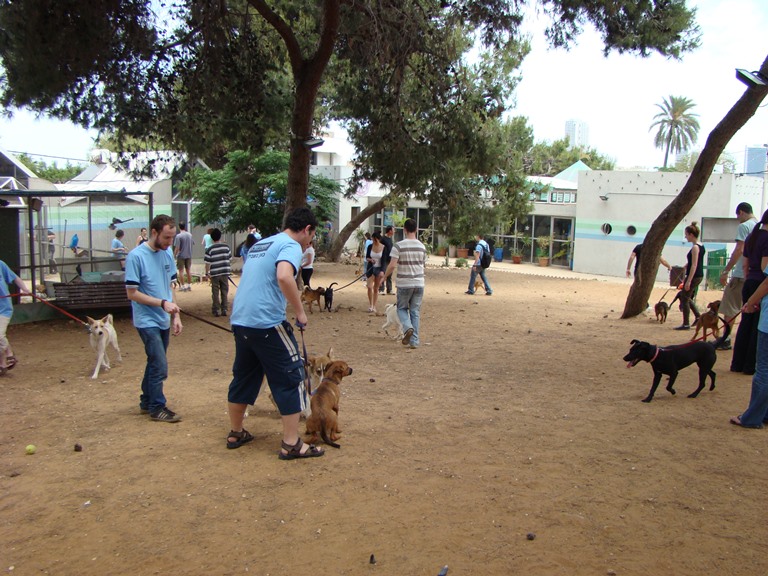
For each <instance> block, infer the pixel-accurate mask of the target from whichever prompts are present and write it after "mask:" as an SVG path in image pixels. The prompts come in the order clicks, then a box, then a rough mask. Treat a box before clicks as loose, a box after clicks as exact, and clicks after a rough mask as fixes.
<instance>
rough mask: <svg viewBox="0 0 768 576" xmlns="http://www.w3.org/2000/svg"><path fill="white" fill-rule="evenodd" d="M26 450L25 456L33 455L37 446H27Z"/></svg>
mask: <svg viewBox="0 0 768 576" xmlns="http://www.w3.org/2000/svg"><path fill="white" fill-rule="evenodd" d="M26 450H27V454H34V453H35V452H37V446H35V445H34V444H29V445H28V446H27V448H26Z"/></svg>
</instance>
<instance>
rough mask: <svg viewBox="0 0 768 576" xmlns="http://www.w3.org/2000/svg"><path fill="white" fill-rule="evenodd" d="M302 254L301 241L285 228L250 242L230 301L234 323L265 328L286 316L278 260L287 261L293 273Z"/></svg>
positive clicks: (271, 326) (278, 322)
mask: <svg viewBox="0 0 768 576" xmlns="http://www.w3.org/2000/svg"><path fill="white" fill-rule="evenodd" d="M301 255H302V250H301V244H299V243H298V242H296V240H294V239H293V238H291V237H290V236H289V235H288V234H286V233H285V232H281V233H280V234H277V235H275V236H270V237H269V238H265V239H264V240H261V241H260V242H257V243H256V244H254V245H253V246H251V249H250V250H249V251H248V259H247V261H246V263H245V265H244V266H243V275H242V277H241V278H240V284H239V286H238V287H237V293H236V294H235V301H234V303H233V304H232V316H231V318H230V321H231V323H232V325H233V326H245V327H248V328H261V329H266V328H274V327H275V326H277V325H279V324H280V323H281V322H283V321H284V320H285V306H286V300H285V296H284V295H283V292H282V291H281V290H280V286H279V285H278V283H277V271H276V269H277V264H278V263H279V262H290V264H291V266H293V273H294V275H296V274H297V273H298V270H299V265H300V264H301Z"/></svg>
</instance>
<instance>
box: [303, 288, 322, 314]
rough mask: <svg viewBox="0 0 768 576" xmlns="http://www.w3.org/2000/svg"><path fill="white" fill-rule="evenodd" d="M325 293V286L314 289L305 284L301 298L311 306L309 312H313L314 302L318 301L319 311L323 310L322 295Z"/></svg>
mask: <svg viewBox="0 0 768 576" xmlns="http://www.w3.org/2000/svg"><path fill="white" fill-rule="evenodd" d="M323 294H325V288H323V287H322V286H320V287H319V288H315V289H314V290H313V289H312V288H310V287H309V286H304V291H303V292H302V293H301V300H302V301H303V302H304V303H305V304H307V305H308V306H309V313H310V314H312V313H313V312H312V303H313V302H315V303H317V311H318V312H320V310H322V309H323V308H322V306H321V305H320V296H322V295H323Z"/></svg>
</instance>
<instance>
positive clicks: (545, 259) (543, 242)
mask: <svg viewBox="0 0 768 576" xmlns="http://www.w3.org/2000/svg"><path fill="white" fill-rule="evenodd" d="M550 242H551V238H550V237H549V236H539V237H538V238H536V256H538V258H539V266H549V244H550Z"/></svg>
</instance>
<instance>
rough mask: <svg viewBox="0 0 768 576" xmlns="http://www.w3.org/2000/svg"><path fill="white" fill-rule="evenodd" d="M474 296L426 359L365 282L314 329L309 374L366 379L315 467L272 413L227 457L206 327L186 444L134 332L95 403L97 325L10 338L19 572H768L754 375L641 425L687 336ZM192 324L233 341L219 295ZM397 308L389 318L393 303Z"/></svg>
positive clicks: (201, 302) (193, 332)
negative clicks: (324, 361) (652, 390)
mask: <svg viewBox="0 0 768 576" xmlns="http://www.w3.org/2000/svg"><path fill="white" fill-rule="evenodd" d="M507 268H512V266H511V265H509V266H508V267H507ZM467 276H468V272H467V270H466V269H464V270H458V269H439V268H432V269H429V270H428V275H427V288H426V296H425V301H424V306H423V309H422V341H423V345H422V346H421V347H420V348H419V349H416V350H410V349H407V348H406V347H404V346H402V345H401V344H400V342H399V341H397V342H395V341H392V340H389V339H387V338H386V337H385V336H384V335H383V333H382V332H381V330H380V327H381V325H382V324H383V322H384V318H383V317H382V316H381V315H380V316H376V317H374V316H372V315H369V314H368V313H366V308H367V300H366V294H365V289H364V287H363V284H362V283H360V282H358V283H355V284H354V285H352V286H349V287H347V288H344V289H343V290H341V291H338V292H337V293H336V299H335V303H336V304H337V305H339V306H340V309H339V310H338V311H337V312H335V313H323V314H319V313H317V312H315V314H313V315H311V316H310V317H309V318H310V321H309V327H308V329H307V332H306V345H307V347H308V349H309V351H310V354H312V353H321V352H325V351H327V349H328V348H329V347H333V350H334V354H335V355H336V356H337V357H338V358H340V359H343V360H346V361H348V362H349V364H350V365H351V366H352V367H353V368H354V374H352V376H350V377H348V378H346V379H345V380H344V383H343V385H342V389H343V397H342V400H341V408H340V422H341V425H342V427H343V430H344V434H343V436H342V438H341V440H340V443H341V445H342V448H341V449H339V450H335V449H333V448H327V454H326V455H325V456H324V457H322V458H317V459H310V460H304V461H293V462H284V461H281V460H279V459H278V458H277V456H276V454H277V451H278V449H279V445H280V421H279V418H278V415H277V413H276V412H275V410H274V409H273V407H272V405H271V403H270V402H269V401H268V399H267V398H265V397H264V396H262V397H260V398H259V399H258V401H257V402H256V405H255V407H254V408H252V409H251V410H250V415H249V417H248V418H247V419H246V428H248V429H249V430H250V431H251V432H252V433H253V434H254V435H255V436H256V440H255V441H254V442H252V443H250V444H248V445H246V446H244V447H242V448H240V449H238V450H227V449H225V436H226V434H227V431H228V430H229V426H228V420H227V417H226V393H227V386H228V383H229V378H230V369H231V363H232V358H233V351H234V345H233V342H232V338H231V335H230V334H229V333H227V332H225V331H223V330H218V329H216V328H213V327H212V326H209V325H207V324H204V323H202V322H199V321H197V320H195V319H193V318H191V317H189V316H187V317H184V331H183V334H182V335H181V336H179V337H178V338H173V339H172V342H171V346H170V349H169V363H170V367H171V375H170V378H169V379H168V381H167V382H166V385H165V390H166V395H167V396H168V398H169V406H170V407H172V408H173V409H174V410H176V411H178V412H179V413H180V414H181V415H182V416H183V419H184V420H183V422H181V423H179V424H173V425H169V424H164V423H155V422H151V421H149V420H148V418H147V417H146V416H141V415H140V414H139V410H138V395H139V382H140V379H141V375H142V373H143V369H144V362H145V357H144V353H143V350H142V348H141V346H140V340H139V337H138V335H137V333H136V331H135V330H134V329H133V327H132V325H131V322H130V319H129V318H128V317H126V316H122V317H120V318H118V319H117V322H116V323H117V331H118V336H119V340H120V347H121V349H122V351H123V357H124V362H123V364H122V365H116V366H115V367H113V369H112V370H111V371H110V372H102V375H101V377H100V378H99V379H98V380H91V379H90V375H91V372H92V369H93V363H94V354H93V352H92V351H91V350H90V348H89V345H88V338H87V335H86V333H85V331H84V330H83V329H82V328H81V327H80V326H78V325H77V324H76V323H75V322H73V321H69V320H66V319H62V320H61V321H54V322H47V323H39V324H31V325H22V326H12V327H11V328H10V330H9V335H10V338H11V340H12V343H13V344H14V347H15V350H16V354H17V356H18V358H19V360H20V364H19V365H18V366H17V367H16V368H15V369H14V370H13V372H11V373H10V374H9V376H8V377H5V378H3V379H1V380H0V387H1V388H2V396H3V402H2V405H1V407H0V425H1V430H2V431H1V432H0V434H1V436H0V438H2V441H1V442H0V487H1V488H0V511H1V512H2V514H1V515H0V570H3V571H7V572H9V573H10V572H13V574H23V575H27V574H62V575H72V574H78V575H89V574H94V575H108V574H131V575H133V574H168V573H173V574H216V575H220V574H221V575H230V574H243V573H250V574H258V575H264V576H266V575H275V576H277V575H283V574H315V575H329V576H330V575H334V576H337V575H358V574H378V575H380V576H383V575H398V576H402V575H406V574H407V575H417V574H419V575H421V574H423V575H436V574H437V573H438V572H439V571H440V570H441V568H442V567H443V566H446V565H447V566H448V567H449V571H448V574H449V575H451V576H453V575H483V576H493V575H505V576H506V575H509V574H527V575H560V574H563V575H566V574H567V575H573V574H591V575H594V574H597V575H600V574H613V575H618V576H625V575H626V576H633V575H660V574H675V575H676V576H684V575H700V574H737V573H738V574H740V573H745V572H748V573H752V574H765V573H768V557H767V556H766V554H765V542H766V539H767V537H768V524H766V521H765V515H766V511H765V505H764V504H765V495H766V492H767V491H768V479H767V478H768V477H767V476H766V472H765V465H766V451H767V447H766V446H767V444H766V434H768V432H766V431H764V430H743V429H739V428H736V427H734V426H732V425H729V423H728V419H729V417H730V416H733V415H736V414H739V413H740V411H742V410H743V409H744V408H745V407H746V405H747V402H748V399H749V392H750V378H749V377H748V376H744V375H741V374H732V373H730V372H729V371H728V366H729V363H730V354H731V353H730V352H719V353H718V356H719V360H718V363H717V365H716V366H715V370H716V371H717V372H718V380H717V388H716V390H715V391H713V392H710V391H709V390H708V389H705V391H704V392H702V393H701V395H700V396H699V397H698V398H697V399H688V398H686V395H687V394H688V393H689V392H691V391H692V390H693V389H694V388H695V382H696V371H695V370H694V369H687V370H686V371H684V372H683V373H682V374H681V376H680V378H679V379H678V383H677V390H678V394H677V395H676V396H671V395H670V394H669V393H667V392H666V391H664V390H663V386H662V387H660V391H659V392H658V394H657V396H656V398H655V400H654V401H653V402H652V403H650V404H644V403H642V402H640V400H641V399H642V398H644V397H645V395H646V394H647V392H648V388H649V385H650V382H651V370H650V367H649V366H648V365H646V364H641V365H639V366H637V367H635V368H634V369H632V370H627V369H626V366H625V363H624V362H622V360H621V357H622V356H623V355H624V354H625V353H626V350H627V349H628V344H629V341H630V340H631V339H632V338H639V339H643V340H649V341H651V342H655V343H659V344H672V343H678V342H681V341H683V340H685V339H686V338H689V337H690V335H687V334H681V333H678V332H674V331H672V327H673V326H675V325H677V324H679V323H680V312H679V311H677V310H674V311H673V312H671V313H670V318H669V320H668V322H667V324H665V325H663V326H660V325H658V324H656V323H654V322H652V321H651V319H650V316H641V317H638V318H635V319H632V320H619V315H620V312H621V310H622V308H623V303H624V299H625V297H626V293H627V288H628V284H627V283H625V282H622V281H615V282H610V281H600V280H575V279H559V278H546V277H538V276H531V275H523V274H519V273H512V272H509V271H503V270H501V268H500V267H499V266H496V267H492V268H491V270H490V271H489V277H490V279H491V282H492V284H493V287H494V294H493V296H492V297H485V296H484V295H482V294H480V295H477V296H466V295H464V293H463V292H464V290H466V283H467ZM353 277H354V267H353V266H349V265H347V266H344V265H340V264H326V263H319V264H318V265H317V268H316V271H315V276H314V278H313V280H314V282H313V285H318V284H319V285H327V284H329V283H330V282H333V281H335V282H338V283H339V285H343V284H346V283H347V282H349V281H350V280H351V279H352V278H353ZM657 292H658V293H657V294H655V296H656V297H658V296H660V295H661V291H660V290H657ZM716 297H717V294H716V293H706V292H705V293H702V294H700V296H699V302H700V303H701V302H707V301H709V300H714V299H715V298H716ZM177 299H178V300H179V302H180V305H181V306H182V307H183V308H185V309H186V310H188V311H190V312H193V313H195V314H199V315H204V316H205V317H207V318H210V319H211V320H214V319H213V318H212V317H211V316H210V294H209V291H208V288H207V286H205V285H203V286H201V285H195V287H194V289H193V290H192V291H191V292H189V293H180V294H178V298H177ZM383 300H384V302H383V303H382V304H380V306H379V309H380V311H381V309H382V308H383V304H385V303H387V302H393V301H394V297H392V296H390V297H386V296H385V297H384V298H383ZM216 320H219V319H216ZM691 335H692V333H691ZM302 428H303V425H302ZM76 443H79V444H81V445H82V451H81V452H76V451H74V448H73V447H74V445H75V444H76ZM28 444H35V445H36V446H37V452H36V454H34V455H31V456H30V455H26V454H25V446H26V445H28ZM372 557H373V558H375V564H373V563H371V558H372Z"/></svg>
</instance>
